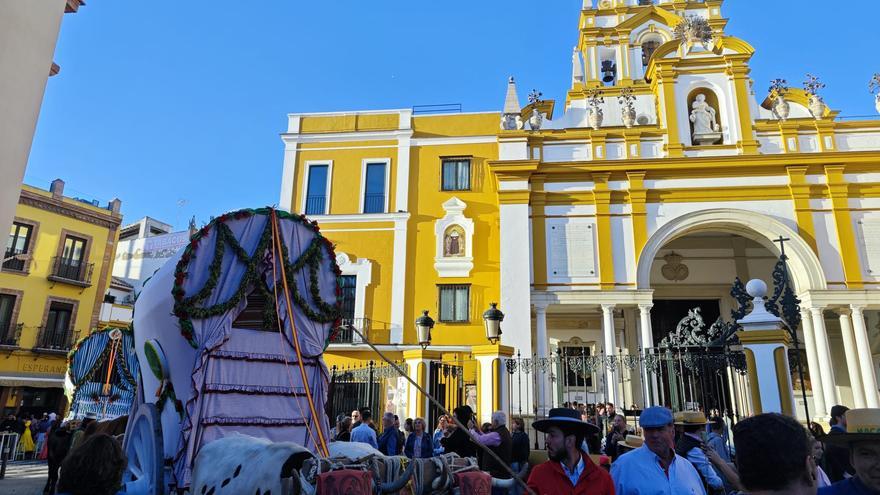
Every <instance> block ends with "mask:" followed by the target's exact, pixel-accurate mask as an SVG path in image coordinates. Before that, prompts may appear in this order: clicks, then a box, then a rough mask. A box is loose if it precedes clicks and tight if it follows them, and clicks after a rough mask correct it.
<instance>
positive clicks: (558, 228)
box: [280, 0, 880, 419]
mask: <svg viewBox="0 0 880 495" xmlns="http://www.w3.org/2000/svg"><path fill="white" fill-rule="evenodd" d="M722 3H723V2H722V0H707V1H704V2H690V1H671V0H660V1H658V2H641V1H637V0H601V1H598V2H591V1H589V0H587V1H585V2H584V6H583V9H582V10H581V11H580V13H579V16H577V26H573V30H572V35H573V37H574V36H576V42H575V45H576V46H575V48H574V50H573V52H572V72H571V78H570V86H569V90H568V92H567V94H566V100H565V102H564V103H562V104H558V105H557V104H556V102H554V101H550V100H547V101H542V100H540V99H539V98H540V97H539V96H536V97H535V98H530V102H529V104H528V105H525V106H523V105H522V104H521V103H520V101H519V97H518V95H517V91H516V84H515V82H514V79H513V78H511V80H510V81H509V82H508V87H507V94H506V98H505V100H504V106H503V108H502V110H501V112H498V111H493V112H482V113H453V114H424V113H421V112H419V111H418V109H416V110H415V111H414V110H413V109H402V110H384V111H383V110H379V111H354V112H338V113H321V114H290V115H289V122H288V129H287V131H286V132H285V133H284V134H283V135H282V140H283V142H284V145H285V157H284V169H283V176H282V178H281V197H280V204H281V206H282V207H283V208H285V209H289V210H291V211H297V212H303V213H305V214H306V215H308V216H309V217H310V218H311V219H313V220H317V221H318V222H319V224H320V225H321V229H322V231H323V232H324V233H325V234H326V236H327V237H328V238H330V239H332V240H333V241H334V242H335V243H336V245H337V247H336V251H337V253H339V260H338V261H339V263H340V266H341V268H342V271H343V275H344V280H343V291H344V293H345V297H346V311H347V313H346V315H345V317H346V319H348V320H350V321H351V322H353V326H355V327H356V328H358V329H360V330H362V331H363V332H364V333H365V334H366V336H367V338H368V339H369V340H370V341H371V342H373V343H374V344H377V345H379V348H380V349H381V350H383V352H386V353H387V354H389V355H390V356H392V357H393V358H395V359H398V360H400V361H401V362H405V363H406V364H407V366H408V368H407V369H408V370H409V371H408V372H409V373H410V374H411V376H413V377H414V378H416V379H417V380H418V381H419V382H420V383H423V384H425V385H426V386H429V387H430V386H435V385H437V384H438V383H441V382H442V383H443V384H444V385H443V386H444V387H447V389H446V390H444V391H442V393H443V394H447V392H449V390H448V389H449V387H450V386H451V387H453V388H454V387H458V389H456V390H453V391H452V392H451V395H448V394H447V396H449V397H452V396H454V398H452V399H450V400H449V402H450V403H451V404H452V405H455V404H458V403H461V402H468V403H471V404H472V405H474V406H475V407H476V408H477V409H478V412H479V415H480V417H482V418H484V419H485V418H487V417H488V416H489V414H490V412H491V410H492V409H495V408H499V407H501V408H505V409H507V410H508V412H510V413H514V414H522V415H534V414H541V413H542V412H543V411H545V410H546V408H547V407H549V406H551V405H555V404H561V403H564V402H581V403H584V402H586V403H596V402H605V401H610V402H614V403H616V404H619V405H621V406H624V407H625V408H636V407H638V406H641V405H646V404H655V403H663V404H667V405H677V406H678V407H683V406H684V404H685V403H690V404H691V405H694V404H697V403H699V404H697V405H698V406H699V407H706V408H707V409H708V408H709V407H710V404H707V403H706V402H705V401H706V400H707V398H706V397H704V396H700V395H699V394H696V395H695V394H694V393H693V392H690V393H688V391H687V390H682V391H681V393H678V392H676V393H675V394H672V391H671V390H669V387H670V386H671V385H670V384H669V383H667V381H668V380H667V381H664V380H666V379H663V378H661V379H658V378H657V377H656V376H650V375H649V374H648V373H647V372H639V371H638V370H637V369H636V368H632V369H624V368H615V369H611V368H603V369H594V370H592V371H589V372H584V371H583V370H581V371H580V372H576V371H575V372H572V371H571V370H566V369H562V368H553V369H551V370H550V371H547V370H546V369H544V370H542V374H540V375H539V376H536V375H535V374H532V375H531V376H530V377H526V378H525V380H526V381H528V382H529V383H526V384H525V385H523V384H522V383H514V380H517V379H518V380H519V381H520V382H522V381H523V378H522V376H520V375H518V374H516V373H515V369H514V368H515V366H514V365H518V366H520V367H521V366H524V365H528V366H532V367H533V369H539V368H535V366H538V367H540V366H545V367H546V366H547V363H545V362H544V361H542V359H544V358H547V359H550V358H551V357H557V358H558V359H561V357H564V356H603V357H613V358H615V359H619V361H618V362H620V363H623V362H624V358H623V357H622V356H634V357H638V356H640V355H643V353H644V350H645V349H649V348H654V347H656V346H658V345H659V344H660V342H661V341H663V339H664V338H666V337H667V336H668V335H669V334H670V333H672V332H674V331H675V330H676V325H677V324H678V323H679V322H680V321H681V320H682V319H683V318H684V317H686V316H687V315H688V311H689V310H692V309H694V308H699V309H700V311H701V312H702V315H703V317H704V318H705V323H711V322H712V321H713V320H714V319H715V318H716V317H718V316H724V317H727V315H728V314H730V311H731V310H733V309H735V308H736V301H735V300H734V299H733V298H732V297H731V295H730V286H731V284H732V282H733V281H734V279H736V278H737V277H738V278H740V279H741V280H743V281H746V280H749V279H751V278H763V279H764V280H766V281H768V282H769V281H770V280H769V277H770V273H771V271H772V269H773V267H774V264H775V263H776V261H777V259H778V256H779V252H780V251H779V246H778V245H777V244H774V239H776V238H778V237H779V236H782V237H783V238H786V239H788V240H787V241H786V242H787V244H786V248H785V249H786V254H787V255H788V258H789V261H788V262H789V269H790V273H791V278H792V282H793V284H794V286H795V289H796V292H797V294H798V295H799V297H800V298H801V300H802V304H801V306H800V309H801V313H802V316H803V319H802V321H803V323H802V325H801V327H800V329H799V330H798V332H799V333H798V335H799V341H800V350H801V351H802V352H803V360H802V361H803V363H802V364H803V365H804V367H805V368H806V369H807V371H806V376H805V380H804V382H805V383H804V385H805V386H804V388H805V389H806V394H805V395H806V398H805V399H804V398H803V397H801V398H800V402H801V403H803V402H804V401H806V402H807V403H808V405H809V408H810V410H811V411H813V413H811V414H817V415H819V416H823V415H826V414H827V412H828V411H829V409H830V407H831V406H832V405H834V404H836V403H844V404H848V405H850V406H866V405H867V406H872V407H875V406H877V405H878V401H880V396H878V390H877V378H876V376H877V370H878V362H880V313H878V310H880V290H878V289H880V275H876V274H880V227H878V226H880V120H876V119H874V120H872V119H860V120H850V119H841V118H839V116H838V112H837V111H835V110H833V109H832V107H830V106H829V105H830V103H829V104H826V103H825V102H824V101H823V100H822V98H821V95H820V94H819V90H820V89H821V85H820V84H818V82H817V81H815V80H812V81H807V83H806V84H805V87H804V89H799V88H791V87H788V86H787V84H785V83H784V82H779V81H777V82H776V84H775V85H774V88H773V90H772V91H771V92H769V94H764V93H761V92H760V91H759V90H758V89H757V88H758V87H763V83H761V82H755V81H753V80H752V79H751V78H750V69H749V61H750V59H751V58H752V57H753V56H754V55H755V49H754V48H753V47H752V46H750V45H749V44H748V43H747V42H746V41H743V40H741V39H738V38H736V37H735V36H732V35H730V34H728V33H727V32H725V26H726V24H727V20H726V19H725V18H724V17H723V15H722ZM574 28H576V29H574ZM805 71H806V70H805ZM565 77H567V76H565ZM500 96H501V92H499V100H500ZM866 97H867V95H866ZM558 107H561V111H559V108H558ZM491 302H499V303H500V304H499V308H500V309H501V310H502V311H503V312H504V313H505V319H504V322H503V325H502V330H503V335H502V337H501V341H500V343H498V344H494V343H489V342H487V340H486V336H485V331H484V325H483V320H482V316H481V315H482V313H483V311H485V310H486V309H487V308H488V307H489V304H490V303H491ZM423 310H428V311H429V314H430V315H431V317H432V318H433V319H434V320H435V322H436V323H435V326H434V328H433V332H432V336H431V337H432V338H431V342H430V345H429V346H428V347H427V349H425V350H423V349H422V347H421V346H420V345H419V342H418V339H417V335H416V327H415V324H414V321H415V320H416V318H417V317H419V316H420V315H421V314H422V311H423ZM700 311H698V313H699V312H700ZM511 356H512V357H513V359H512V360H510V359H508V358H510V357H511ZM517 356H519V357H520V358H535V361H530V362H526V363H523V361H522V360H519V359H516V358H517ZM326 359H327V362H328V365H330V366H334V365H336V366H337V368H339V369H348V368H352V367H363V366H365V365H366V363H367V362H368V361H369V360H376V357H375V355H374V354H371V353H370V351H369V349H368V348H367V347H366V346H365V345H364V344H363V343H361V342H360V339H359V337H358V336H357V335H356V334H353V333H351V332H349V333H345V332H343V333H341V334H340V335H337V339H336V341H334V342H333V343H331V344H330V346H329V347H328V350H327V355H326ZM510 363H514V364H510ZM550 363H551V364H550V366H551V367H552V366H556V365H555V364H552V363H553V362H550ZM443 365H447V366H448V367H450V369H452V370H453V371H452V374H453V375H455V377H456V380H458V381H456V382H455V383H454V384H452V385H447V380H446V379H445V378H442V377H443V376H445V375H444V372H445V371H444V369H445V368H443ZM553 370H555V371H553ZM447 371H448V370H447ZM520 371H521V368H520ZM545 372H546V373H545ZM572 373H573V374H572ZM724 380H725V383H724V385H723V386H722V388H723V389H724V394H725V396H726V397H727V399H729V400H730V401H735V402H736V403H737V404H738V408H739V409H740V410H741V412H743V413H746V412H752V411H754V410H756V407H755V404H751V403H750V396H751V395H750V387H752V386H753V385H754V384H750V383H748V380H747V379H746V378H743V376H741V375H737V376H733V375H731V376H729V377H726V378H725V379H724ZM438 390H439V389H438ZM386 392H387V394H386ZM382 393H383V396H382V401H385V400H386V399H387V403H385V404H383V406H384V407H386V408H394V410H395V411H396V412H398V413H400V414H406V415H408V416H413V415H416V414H419V415H421V414H427V413H429V412H430V411H429V409H430V405H429V404H427V402H426V401H425V400H424V398H422V397H421V396H419V395H418V394H416V393H415V391H414V389H413V388H412V387H406V386H405V384H403V383H402V382H401V383H397V384H393V383H392V384H391V385H389V386H388V389H387V390H383V391H382ZM671 395H675V397H674V399H675V400H676V401H678V402H679V403H678V404H670V400H671ZM713 407H716V408H720V405H719V404H714V406H713Z"/></svg>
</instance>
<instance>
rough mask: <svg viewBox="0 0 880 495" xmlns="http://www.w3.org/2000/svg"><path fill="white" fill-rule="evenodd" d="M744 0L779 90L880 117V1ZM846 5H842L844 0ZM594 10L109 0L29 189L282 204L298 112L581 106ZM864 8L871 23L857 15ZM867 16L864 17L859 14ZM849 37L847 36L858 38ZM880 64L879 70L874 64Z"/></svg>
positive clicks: (159, 206) (62, 58)
mask: <svg viewBox="0 0 880 495" xmlns="http://www.w3.org/2000/svg"><path fill="white" fill-rule="evenodd" d="M836 4H837V2H820V1H819V0H808V1H806V2H805V1H795V0H727V2H725V4H724V7H723V13H724V15H725V16H726V17H728V18H729V19H730V23H729V24H728V26H727V33H728V34H731V35H734V36H738V37H741V38H743V39H745V40H746V41H748V42H750V43H751V44H752V45H753V46H754V47H755V48H756V50H757V53H756V54H755V56H754V58H753V59H752V63H751V67H752V77H753V78H754V79H755V81H756V87H757V89H758V90H759V94H760V92H763V91H764V90H765V89H766V87H767V86H768V85H769V80H770V79H773V78H776V77H782V78H785V79H788V81H789V83H790V84H792V85H798V86H799V85H800V83H801V82H802V81H803V79H804V74H805V73H806V72H811V73H814V74H816V75H819V76H820V78H821V79H822V80H823V81H824V82H825V83H826V84H827V85H828V87H827V88H826V89H825V91H824V94H825V100H826V102H827V103H829V105H830V106H831V107H832V108H834V109H837V110H840V111H841V114H842V115H875V110H874V106H873V100H872V99H871V96H870V95H869V94H868V92H867V83H868V80H869V79H870V77H871V74H872V73H873V72H880V58H878V57H877V55H876V51H877V49H878V46H880V32H878V30H877V29H876V3H875V2H869V1H868V0H852V1H849V2H846V3H845V4H846V8H843V7H842V5H841V7H840V8H833V6H835V5H836ZM841 4H843V3H841ZM580 5H581V0H551V1H548V2H526V1H525V0H469V1H463V0H444V1H441V2H436V1H430V2H429V1H426V0H410V1H404V0H373V1H355V0H323V1H304V0H258V1H251V2H231V1H228V0H214V1H211V2H208V1H202V0H187V1H177V2H164V3H163V2H159V3H157V2H146V3H145V2H134V1H109V0H92V1H90V2H88V3H87V5H86V6H85V7H83V8H81V9H80V11H79V12H78V13H77V14H72V15H71V14H68V15H66V16H65V17H64V22H63V24H62V29H61V34H60V36H59V41H58V48H57V50H56V53H55V61H56V62H57V63H58V64H59V65H60V66H61V73H60V74H59V75H57V76H55V77H53V78H51V79H50V80H49V83H48V86H47V89H46V95H45V99H44V101H43V107H42V111H41V114H40V119H39V122H38V125H37V132H36V134H35V136H34V142H33V148H32V150H31V156H30V161H29V164H28V170H27V173H26V175H25V181H26V182H27V183H29V184H33V185H36V186H39V187H44V188H47V187H48V184H49V181H51V180H52V179H54V178H56V177H60V178H63V179H64V180H65V181H66V182H67V188H66V192H67V194H70V195H76V196H80V197H85V198H91V199H98V200H100V201H101V202H102V203H106V202H107V201H108V200H110V199H112V198H114V197H119V198H120V199H122V201H123V213H124V215H125V220H126V221H134V220H136V219H138V218H140V217H142V216H143V215H150V216H152V217H155V218H158V219H160V220H164V221H166V222H169V223H172V224H174V225H175V226H176V227H178V228H183V227H185V225H186V222H187V220H188V219H189V218H190V216H192V215H195V216H196V219H197V220H198V222H199V223H200V224H201V223H203V222H205V221H207V220H208V219H209V217H210V216H211V215H219V214H220V213H222V212H224V211H226V210H229V209H234V208H239V207H258V206H265V205H267V204H275V203H276V202H277V201H278V191H279V188H280V177H281V164H282V154H283V153H282V144H281V141H280V139H279V137H278V135H279V133H281V132H283V131H284V130H285V128H286V114H287V113H289V112H311V111H333V110H355V109H377V108H405V107H411V106H413V105H422V104H438V103H461V104H462V106H463V109H464V110H465V111H480V110H500V108H501V106H502V103H503V99H504V91H505V87H506V80H507V77H508V76H509V75H514V76H515V77H516V78H517V81H518V84H519V90H520V91H519V92H520V97H521V98H522V99H523V102H524V101H525V96H526V95H527V94H528V91H529V90H530V89H532V88H537V89H539V90H540V91H542V92H543V93H544V97H545V98H554V99H556V100H557V101H560V102H561V101H564V96H565V91H566V90H567V89H568V85H569V81H570V74H571V47H572V46H573V45H574V44H575V42H576V39H577V19H578V12H579V9H580ZM853 13H855V15H853ZM859 13H860V14H859ZM842 43H845V45H844V44H842ZM872 64H873V65H872Z"/></svg>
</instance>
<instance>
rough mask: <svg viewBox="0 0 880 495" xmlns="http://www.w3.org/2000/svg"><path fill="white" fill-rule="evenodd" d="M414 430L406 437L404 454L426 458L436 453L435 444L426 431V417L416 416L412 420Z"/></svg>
mask: <svg viewBox="0 0 880 495" xmlns="http://www.w3.org/2000/svg"><path fill="white" fill-rule="evenodd" d="M412 424H413V432H412V433H411V434H410V435H409V436H408V437H406V447H404V448H403V455H405V456H407V457H409V458H410V459H424V458H427V457H432V456H433V455H434V444H433V442H432V441H431V438H430V437H429V436H428V432H427V431H425V429H426V427H427V425H426V424H425V419H424V418H416V419H414V420H413V422H412Z"/></svg>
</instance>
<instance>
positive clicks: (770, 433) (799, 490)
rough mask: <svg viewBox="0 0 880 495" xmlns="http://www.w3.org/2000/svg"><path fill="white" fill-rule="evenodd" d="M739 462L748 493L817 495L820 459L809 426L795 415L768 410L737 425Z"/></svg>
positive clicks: (734, 431) (736, 446)
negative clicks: (814, 453) (816, 461)
mask: <svg viewBox="0 0 880 495" xmlns="http://www.w3.org/2000/svg"><path fill="white" fill-rule="evenodd" d="M733 444H734V447H735V448H736V466H737V469H738V471H739V479H740V484H741V485H742V488H743V489H744V490H745V491H746V492H747V493H752V494H757V493H760V494H766V495H774V494H777V495H813V494H815V493H816V463H815V461H813V457H812V447H811V446H810V437H809V434H808V433H807V430H806V429H805V428H804V427H803V426H801V424H800V423H798V421H797V420H796V419H794V418H792V417H789V416H785V415H782V414H777V413H766V414H759V415H757V416H753V417H751V418H746V419H744V420H742V421H740V422H739V423H737V424H736V425H734V427H733Z"/></svg>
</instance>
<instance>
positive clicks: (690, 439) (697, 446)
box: [675, 411, 725, 493]
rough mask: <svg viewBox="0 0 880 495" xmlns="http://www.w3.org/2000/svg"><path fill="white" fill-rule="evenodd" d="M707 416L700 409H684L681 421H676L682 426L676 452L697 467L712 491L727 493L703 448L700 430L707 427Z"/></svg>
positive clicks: (677, 424)
mask: <svg viewBox="0 0 880 495" xmlns="http://www.w3.org/2000/svg"><path fill="white" fill-rule="evenodd" d="M706 423H707V421H706V416H704V415H703V413H701V412H699V411H684V412H683V413H682V414H681V421H678V422H676V423H675V425H676V426H680V427H681V428H682V434H681V437H680V438H679V439H678V441H677V442H676V443H675V453H676V454H678V455H680V456H682V457H684V458H685V459H687V460H688V461H690V463H691V464H693V465H694V467H695V468H696V469H697V473H699V474H700V478H701V479H702V480H703V483H704V484H705V485H706V486H708V488H709V492H710V493H725V490H724V481H723V480H722V479H721V477H720V476H718V473H717V472H715V468H714V467H713V466H712V463H711V462H710V461H709V458H708V457H706V452H705V451H704V450H703V448H704V447H705V445H703V439H702V438H701V437H700V432H701V431H702V430H703V429H704V428H705V427H706Z"/></svg>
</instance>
